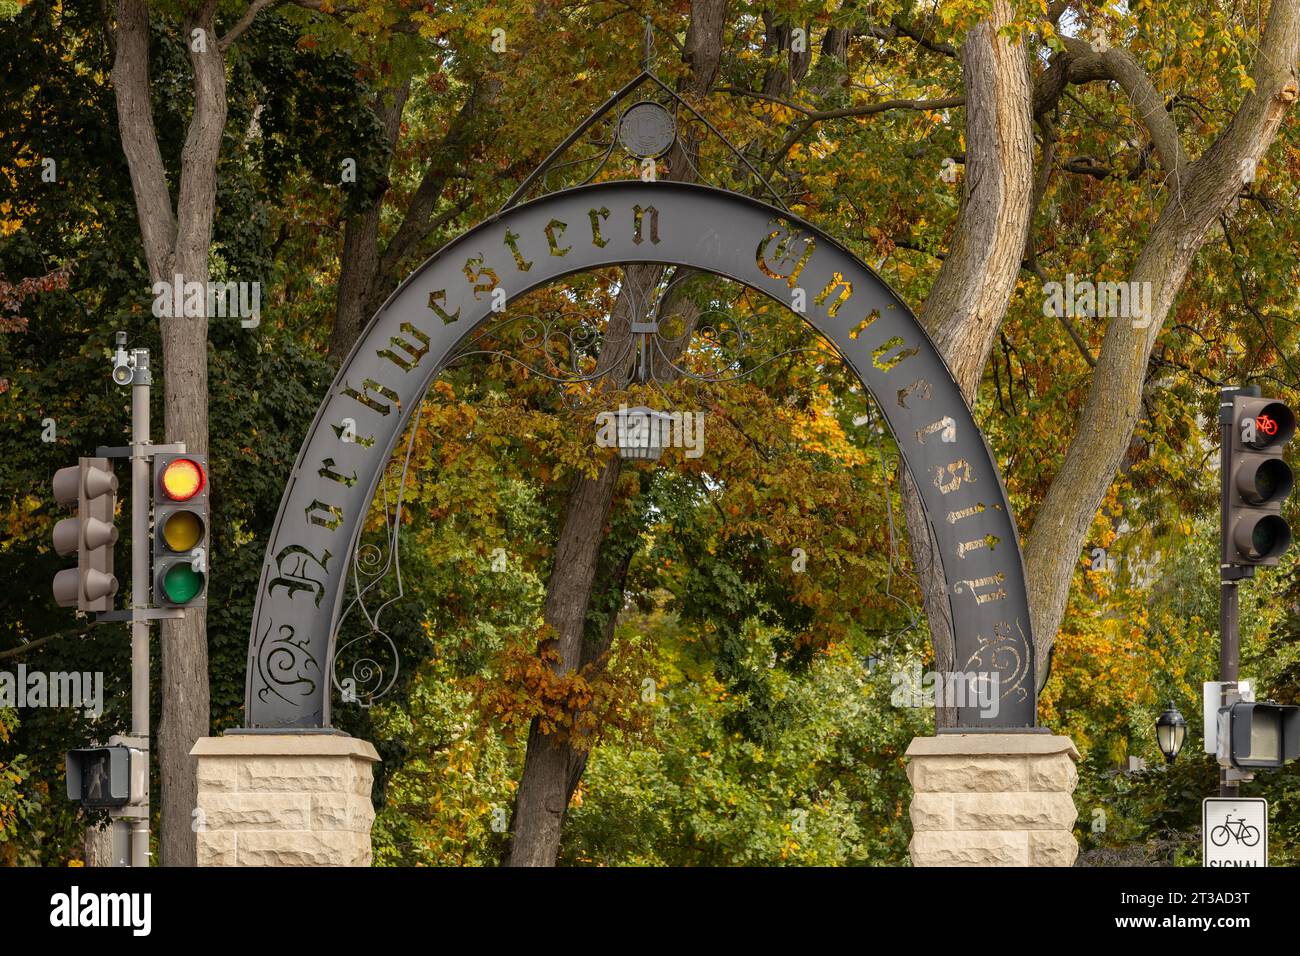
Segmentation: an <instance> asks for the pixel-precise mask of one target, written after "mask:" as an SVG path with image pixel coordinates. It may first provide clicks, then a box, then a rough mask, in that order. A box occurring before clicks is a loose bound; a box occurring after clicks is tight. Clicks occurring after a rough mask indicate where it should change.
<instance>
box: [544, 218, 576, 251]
mask: <svg viewBox="0 0 1300 956" xmlns="http://www.w3.org/2000/svg"><path fill="white" fill-rule="evenodd" d="M568 228H569V224H568V223H567V222H561V221H560V220H559V219H552V220H551V221H550V222H548V223H547V224H546V244H547V246H548V247H549V248H550V250H551V255H553V256H567V255H568V254H569V252H570V251H571V250H572V249H573V246H565V247H564V248H563V249H561V248H560V239H561V237H563V235H564V230H566V229H568Z"/></svg>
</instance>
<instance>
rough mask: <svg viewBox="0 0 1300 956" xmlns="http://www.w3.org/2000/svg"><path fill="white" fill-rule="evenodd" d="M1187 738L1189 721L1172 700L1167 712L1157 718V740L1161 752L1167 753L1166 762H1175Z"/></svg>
mask: <svg viewBox="0 0 1300 956" xmlns="http://www.w3.org/2000/svg"><path fill="white" fill-rule="evenodd" d="M1186 739H1187V721H1186V720H1185V719H1184V718H1183V715H1182V714H1180V713H1179V712H1178V708H1177V707H1175V706H1174V702H1173V701H1170V702H1169V706H1167V707H1166V708H1165V712H1164V713H1163V714H1161V715H1160V716H1159V717H1158V718H1157V719H1156V742H1157V743H1158V744H1159V745H1160V752H1161V753H1163V754H1164V755H1165V763H1167V764H1172V763H1173V762H1174V760H1175V758H1177V756H1178V752H1179V751H1180V750H1182V749H1183V741H1184V740H1186Z"/></svg>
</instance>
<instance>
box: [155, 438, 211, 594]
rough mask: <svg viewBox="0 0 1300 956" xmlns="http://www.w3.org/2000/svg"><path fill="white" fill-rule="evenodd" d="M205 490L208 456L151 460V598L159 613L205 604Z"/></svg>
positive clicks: (206, 491) (166, 456)
mask: <svg viewBox="0 0 1300 956" xmlns="http://www.w3.org/2000/svg"><path fill="white" fill-rule="evenodd" d="M208 490H209V489H208V459H207V456H205V455H189V454H183V455H178V454H159V455H155V456H154V463H153V525H154V530H153V598H154V603H155V604H156V605H158V606H159V607H203V606H204V605H206V603H207V589H208V574H207V572H208Z"/></svg>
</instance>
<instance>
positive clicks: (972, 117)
mask: <svg viewBox="0 0 1300 956" xmlns="http://www.w3.org/2000/svg"><path fill="white" fill-rule="evenodd" d="M1010 16H1011V11H1010V5H1009V3H1008V2H1007V0H997V2H995V3H994V5H993V10H992V12H991V15H990V17H989V19H987V20H983V21H981V22H980V23H979V24H977V25H976V26H975V27H973V28H972V29H971V31H970V33H969V34H967V36H966V39H965V42H964V43H963V44H962V47H961V51H960V56H961V66H962V79H963V85H964V87H965V91H966V169H965V176H964V179H963V182H962V202H961V208H960V210H959V211H958V213H957V222H956V225H955V226H954V228H953V241H952V248H951V249H950V250H949V253H948V256H947V258H945V259H944V262H943V266H942V267H941V268H940V270H939V275H938V276H937V277H936V278H935V280H934V285H933V286H932V287H931V288H930V294H929V296H928V297H927V298H926V300H925V305H924V306H923V307H922V309H921V315H920V318H921V321H922V322H923V323H924V325H925V327H926V330H927V331H928V332H929V333H930V337H931V338H932V339H934V343H935V346H936V347H937V348H938V350H939V354H940V355H942V356H943V358H944V361H945V362H947V363H948V367H949V368H950V369H951V370H952V373H953V377H954V378H955V379H956V380H957V384H958V386H959V387H960V388H961V391H962V395H963V396H965V398H966V401H967V402H968V403H971V404H973V403H974V399H975V393H976V391H977V390H978V389H979V383H980V378H981V377H982V375H983V372H984V365H985V363H986V362H987V361H988V356H989V352H990V351H991V350H992V348H993V340H994V337H995V336H996V335H997V330H998V327H999V326H1000V325H1001V324H1002V319H1003V317H1004V316H1005V315H1006V310H1007V304H1008V302H1009V301H1010V299H1011V294H1012V292H1013V291H1014V290H1015V287H1016V277H1017V275H1018V274H1019V272H1020V260H1021V256H1022V254H1023V252H1024V249H1025V240H1026V237H1027V236H1028V233H1029V220H1030V214H1031V211H1032V201H1031V200H1032V196H1033V186H1034V176H1033V157H1034V138H1033V128H1032V120H1031V117H1030V103H1031V99H1032V86H1031V84H1030V80H1029V68H1028V63H1027V60H1026V57H1025V50H1024V46H1023V44H1022V43H1020V42H1013V41H1012V40H1010V39H1008V38H1007V37H1006V36H1003V35H1000V34H999V32H998V31H999V30H1000V29H1001V28H1002V27H1003V26H1005V25H1006V24H1007V22H1008V21H1009V19H1010ZM901 486H902V497H903V510H904V513H905V514H906V516H907V527H908V535H909V537H910V539H911V542H912V562H913V565H914V567H915V568H916V576H917V580H918V582H919V583H920V587H921V599H922V602H923V605H924V608H925V613H926V619H927V621H928V623H929V627H930V639H931V643H932V644H933V646H934V658H935V663H934V666H935V669H936V670H937V671H939V672H941V673H942V672H948V671H952V670H953V669H954V667H953V659H954V653H955V649H954V647H953V631H952V619H951V617H950V614H951V610H950V607H949V603H948V593H947V588H946V586H945V581H944V576H943V568H942V566H941V565H940V563H939V556H938V550H937V547H936V544H935V541H934V538H933V536H932V534H931V533H930V526H929V523H928V522H927V521H926V519H925V513H924V511H923V510H922V508H921V501H920V497H919V495H918V494H917V492H916V486H915V485H914V484H913V481H912V476H911V475H906V474H905V475H904V476H903V479H902V482H901ZM935 719H936V724H937V725H938V726H940V727H951V726H953V725H954V723H955V721H956V709H955V708H945V707H940V708H938V709H937V710H936V717H935Z"/></svg>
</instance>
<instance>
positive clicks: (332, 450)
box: [245, 181, 1036, 729]
mask: <svg viewBox="0 0 1300 956" xmlns="http://www.w3.org/2000/svg"><path fill="white" fill-rule="evenodd" d="M632 263H654V264H660V265H679V266H689V267H692V268H695V269H699V270H701V271H704V272H710V273H714V274H716V275H720V276H723V277H725V278H728V279H731V280H733V281H735V282H739V283H741V284H743V285H746V286H748V287H750V288H752V289H754V290H755V291H757V292H760V293H762V294H764V295H767V296H768V297H770V298H771V299H773V300H774V301H776V302H779V303H781V304H784V305H786V306H787V307H793V308H795V310H796V311H800V309H799V306H800V305H801V304H802V306H803V310H802V313H801V314H802V316H803V318H804V319H805V321H807V322H808V323H809V324H810V325H811V326H812V327H813V328H814V329H815V330H817V331H818V332H819V333H821V334H822V335H823V336H824V337H825V338H827V339H828V340H830V341H831V342H832V343H833V344H834V345H835V347H836V349H837V350H838V351H839V353H840V355H841V356H842V357H843V358H844V360H845V361H846V362H847V363H848V364H849V367H850V368H851V369H853V371H854V373H855V374H856V375H857V377H858V379H859V380H860V381H861V382H862V384H863V387H864V388H866V389H867V391H868V392H870V393H871V395H872V396H873V397H874V398H875V400H876V404H877V406H878V407H879V409H880V410H881V414H882V415H883V417H884V419H885V422H886V424H887V425H888V426H889V428H890V430H891V432H892V433H893V435H894V436H895V438H896V440H897V444H898V448H899V451H900V454H901V456H902V458H903V461H904V463H905V464H906V466H907V468H908V470H909V472H910V473H911V474H912V476H913V478H914V479H915V481H916V485H917V487H918V489H919V491H920V495H921V500H922V504H923V506H924V509H925V513H926V515H927V517H928V519H929V523H930V526H931V529H932V531H933V533H934V537H935V540H936V542H937V544H938V548H937V550H938V553H939V557H940V561H941V563H942V569H943V573H944V578H945V580H946V582H947V587H946V590H947V596H948V600H949V605H950V611H951V613H952V620H953V629H954V640H955V645H956V660H955V667H956V668H957V669H958V670H959V671H963V672H968V673H969V672H975V673H981V674H986V675H996V676H997V680H998V687H999V693H998V695H997V699H996V704H997V705H996V707H995V708H989V711H991V712H986V711H984V710H982V709H981V708H980V707H978V706H975V705H971V704H969V702H968V706H965V707H959V708H958V723H959V724H960V725H961V726H963V727H971V728H979V729H1012V728H1025V727H1032V726H1034V725H1035V723H1036V717H1035V711H1036V707H1035V704H1036V694H1035V687H1034V655H1033V641H1032V639H1031V632H1030V623H1029V605H1028V598H1027V593H1026V588H1025V575H1024V564H1023V560H1022V558H1021V554H1020V547H1019V538H1018V535H1017V532H1016V526H1015V520H1014V517H1013V516H1012V513H1011V509H1010V505H1009V503H1008V501H1007V496H1006V491H1005V489H1004V488H1003V486H1002V480H1001V477H1000V475H999V473H998V469H997V465H996V463H995V462H994V460H993V457H992V454H991V453H990V451H989V449H988V446H987V445H986V443H985V441H984V438H983V435H982V434H981V433H980V431H979V429H978V427H977V426H976V424H975V422H974V419H973V418H972V417H971V413H970V410H969V408H967V406H966V403H965V401H964V399H963V398H962V395H961V391H960V390H959V389H958V387H957V385H956V383H955V382H954V381H953V378H952V375H951V373H950V372H949V371H948V369H947V366H946V365H945V364H944V362H943V360H942V358H941V357H940V356H939V354H938V352H937V350H936V349H935V348H934V345H933V344H932V343H931V342H930V340H929V338H928V337H927V336H926V334H925V331H924V329H923V328H922V327H921V325H920V324H919V323H918V322H917V320H916V318H915V316H914V315H913V314H912V312H911V311H910V310H909V309H908V308H907V306H906V305H905V304H904V303H903V301H902V300H901V299H900V298H899V297H898V296H897V295H895V294H894V292H893V291H892V290H891V289H890V288H889V287H888V286H887V285H886V284H885V282H884V281H882V280H881V279H880V278H879V277H878V276H877V275H876V274H875V273H874V272H872V270H871V269H870V268H869V267H868V266H867V265H865V264H864V263H863V262H862V261H861V260H859V259H857V258H856V257H855V256H854V255H853V254H852V253H851V252H849V251H848V250H847V249H846V248H844V247H843V246H842V245H840V244H839V243H838V242H836V241H835V240H834V239H832V238H830V237H829V236H827V235H826V234H825V233H823V232H821V231H820V230H819V229H817V228H816V227H815V226H813V225H811V224H809V223H807V222H805V221H803V220H801V219H799V218H797V217H795V216H793V215H791V214H790V213H788V212H785V211H783V210H781V209H777V208H776V207H773V206H770V205H767V204H764V203H762V202H759V201H758V200H755V199H751V198H749V197H746V196H741V195H739V194H736V193H732V192H727V191H725V190H719V189H714V188H711V187H706V186H695V185H686V184H682V183H673V182H658V183H642V182H639V181H630V182H628V181H620V182H607V183H600V184H597V185H592V186H585V187H581V188H578V189H573V190H567V191H564V192H559V193H554V194H551V195H548V196H544V197H542V198H540V199H536V200H533V201H532V202H528V203H525V204H522V205H520V206H517V207H515V208H514V209H511V210H510V211H509V212H506V213H503V214H500V215H497V216H495V217H493V218H491V219H489V220H487V221H485V222H483V223H480V224H479V225H478V226H476V227H474V228H473V229H471V230H469V231H468V232H466V233H465V234H463V235H462V236H460V237H459V238H457V239H455V240H453V241H452V242H450V243H449V244H447V245H446V246H444V247H443V249H442V250H440V251H439V252H438V253H437V254H435V255H434V256H432V257H431V258H430V259H429V260H427V261H426V262H425V263H424V264H423V265H422V266H420V268H419V269H417V270H416V271H415V272H414V273H412V274H411V275H410V276H409V277H408V278H407V279H406V281H405V282H403V283H402V285H401V286H400V287H399V288H398V289H397V291H396V292H394V293H393V295H392V296H391V297H390V298H389V299H388V301H387V302H386V303H385V304H384V306H383V307H382V308H381V309H380V310H379V312H378V313H377V314H376V315H375V316H374V317H373V318H372V319H371V320H370V322H369V324H368V325H367V326H366V328H365V330H364V332H363V333H362V335H361V337H360V338H359V339H358V340H357V342H356V344H355V345H354V346H353V348H352V351H351V352H350V354H349V355H348V357H347V359H346V361H345V362H344V363H343V366H342V368H341V369H340V370H339V372H338V375H337V376H336V377H335V379H334V382H333V384H332V385H331V386H330V389H329V392H328V394H327V395H326V397H325V400H324V401H323V402H322V404H321V407H320V409H319V410H318V412H317V414H316V418H315V421H314V422H313V424H312V427H311V429H310V431H309V432H308V434H307V437H306V439H305V440H304V442H303V445H302V448H301V449H300V451H299V453H298V459H297V462H296V464H295V465H294V469H293V472H292V474H291V475H290V477H289V481H288V483H287V485H286V489H285V493H284V497H283V499H282V501H281V503H280V511H279V514H278V515H277V517H276V522H275V526H274V528H273V529H272V531H271V537H270V541H269V543H268V547H267V551H266V556H265V558H264V560H263V568H262V576H261V579H260V582H259V586H258V593H257V604H256V607H255V609H254V612H253V622H252V630H251V634H250V639H249V657H248V671H247V678H246V687H245V720H246V723H247V725H248V726H249V727H263V728H277V727H278V728H314V727H324V726H329V722H330V693H329V688H330V674H331V668H332V662H333V659H334V640H335V633H336V628H337V623H338V620H339V614H340V610H341V607H342V602H343V599H344V593H345V589H346V580H345V576H346V572H347V568H348V566H349V565H350V564H351V558H352V555H353V554H354V552H355V550H356V548H357V543H358V541H359V538H360V533H361V528H362V525H363V523H364V519H365V516H366V513H367V511H368V509H369V507H370V503H371V501H372V500H373V499H374V496H375V493H376V489H377V487H378V484H379V482H380V480H381V478H382V476H383V473H384V468H385V465H386V464H387V462H388V460H389V457H390V455H391V454H392V451H393V448H394V447H395V445H396V443H397V441H398V439H399V437H400V436H401V434H402V432H403V430H404V429H405V427H406V425H407V424H408V422H409V420H410V418H411V416H412V415H413V413H414V411H415V409H416V408H418V406H419V401H420V397H421V396H422V395H423V394H424V392H425V390H426V389H427V387H428V386H429V384H430V382H431V381H432V380H433V378H434V377H435V376H436V375H437V374H438V372H439V371H440V370H441V369H442V368H443V367H444V364H445V362H446V361H447V360H448V358H449V357H450V356H452V355H453V354H455V351H456V349H457V347H458V346H459V345H460V343H461V342H462V341H464V340H465V338H466V337H467V336H469V335H470V334H472V333H473V332H474V330H475V329H476V328H477V327H479V326H480V325H481V324H483V323H484V322H485V321H487V320H488V318H489V317H490V316H491V315H493V314H494V313H493V311H492V306H493V304H494V300H495V301H496V302H497V303H498V304H499V300H500V294H501V293H504V295H505V296H506V297H507V299H513V298H517V297H519V296H521V295H524V294H525V293H527V292H528V291H530V290H532V289H534V288H537V287H539V286H542V285H546V284H548V283H550V282H554V281H556V280H558V279H562V278H563V277H565V276H567V275H571V274H574V273H577V272H585V271H590V270H593V269H600V268H606V267H610V266H617V265H628V264H632ZM498 290H499V291H498ZM494 293H497V294H495V295H494Z"/></svg>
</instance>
